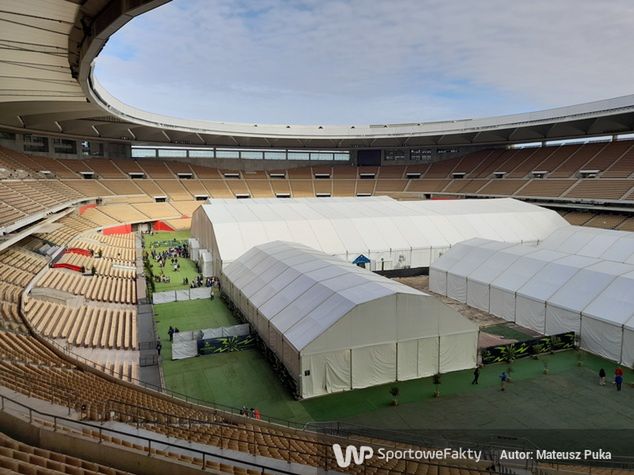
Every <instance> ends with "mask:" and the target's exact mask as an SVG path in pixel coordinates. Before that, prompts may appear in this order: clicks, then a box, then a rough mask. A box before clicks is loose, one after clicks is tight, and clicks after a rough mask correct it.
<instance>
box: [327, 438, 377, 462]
mask: <svg viewBox="0 0 634 475" xmlns="http://www.w3.org/2000/svg"><path fill="white" fill-rule="evenodd" d="M332 451H333V452H334V453H335V458H336V459H337V465H339V467H341V468H347V467H349V466H350V463H352V461H353V460H354V463H355V465H361V464H362V463H363V462H364V461H366V460H369V459H371V458H372V456H373V455H374V450H373V449H372V447H368V446H367V445H362V446H360V447H355V446H354V445H348V446H347V447H346V453H345V454H344V453H343V449H342V448H341V445H339V444H332Z"/></svg>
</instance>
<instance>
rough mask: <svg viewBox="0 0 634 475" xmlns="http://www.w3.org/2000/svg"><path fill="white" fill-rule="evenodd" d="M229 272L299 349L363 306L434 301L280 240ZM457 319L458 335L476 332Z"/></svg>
mask: <svg viewBox="0 0 634 475" xmlns="http://www.w3.org/2000/svg"><path fill="white" fill-rule="evenodd" d="M223 272H224V274H225V276H226V278H227V279H229V280H230V281H231V282H232V283H233V285H235V286H236V287H237V288H238V289H240V291H241V292H242V293H243V294H244V296H245V297H246V298H247V299H249V301H250V302H251V304H253V305H254V306H255V307H256V308H258V310H259V311H260V313H261V315H262V316H263V317H264V318H265V319H267V320H268V321H269V322H270V323H271V324H272V325H273V326H274V327H275V328H276V329H277V330H278V331H279V332H280V333H282V334H283V335H284V336H285V338H286V339H287V340H288V342H289V343H290V344H291V345H293V347H294V348H295V349H296V350H298V351H301V350H302V349H303V348H305V347H306V346H307V345H308V344H310V343H311V342H312V341H314V340H315V339H316V338H317V337H318V336H320V335H321V334H322V333H324V332H325V331H326V330H328V328H330V327H331V326H332V325H333V324H335V323H336V322H337V321H338V320H340V319H341V318H343V317H344V316H345V315H346V314H347V313H348V312H350V311H351V310H352V309H353V308H354V307H356V306H358V305H361V304H364V303H367V302H371V301H373V300H376V299H381V298H383V297H387V296H392V295H395V294H403V295H410V296H414V297H415V298H420V299H421V300H424V299H432V300H433V297H431V296H429V295H428V294H425V293H423V292H420V291H418V290H416V289H413V288H411V287H408V286H406V285H403V284H400V283H398V282H395V281H393V280H390V279H387V278H385V277H382V276H380V275H378V274H374V273H372V272H370V271H367V270H365V269H362V268H360V267H357V266H355V265H353V264H349V263H347V262H344V261H342V260H340V259H338V258H336V257H332V256H329V255H327V254H324V253H323V252H320V251H317V250H315V249H311V248H309V247H307V246H303V245H301V244H297V243H289V242H282V241H274V242H270V243H266V244H262V245H259V246H256V247H254V248H252V249H251V250H249V251H248V252H246V253H245V254H244V255H242V256H241V257H240V258H238V259H237V260H236V261H234V262H232V263H231V264H228V265H227V266H225V268H224V269H223ZM423 304H424V302H422V301H421V303H420V305H423ZM451 313H452V314H454V313H455V312H453V311H451ZM443 317H444V315H443ZM450 317H451V316H447V319H448V320H451V318H450ZM455 317H457V319H456V321H459V322H458V323H457V324H453V323H452V324H453V325H454V327H456V328H453V332H454V333H455V332H463V331H467V330H468V331H471V330H473V324H472V323H471V322H469V321H468V320H466V319H464V318H463V317H461V316H460V315H458V314H455ZM444 323H448V322H444ZM450 327H451V325H446V324H445V325H443V328H444V329H449V330H450V331H447V333H452V331H451V328H450ZM412 337H415V335H412Z"/></svg>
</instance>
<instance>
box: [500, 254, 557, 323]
mask: <svg viewBox="0 0 634 475" xmlns="http://www.w3.org/2000/svg"><path fill="white" fill-rule="evenodd" d="M516 247H521V248H522V249H526V248H527V246H516ZM510 249H512V248H509V250H510ZM528 249H529V252H528V253H526V255H524V256H522V257H520V258H519V259H517V260H516V261H515V262H513V263H512V264H511V265H509V267H508V268H507V269H506V270H505V271H504V272H502V273H501V274H500V275H499V276H498V277H496V278H495V279H493V281H492V282H491V284H490V292H491V295H490V297H489V300H490V303H491V304H490V308H489V311H490V312H491V313H492V314H493V315H495V316H497V317H501V318H504V319H505V320H509V321H511V322H514V321H516V302H515V300H516V296H517V295H516V294H517V291H518V290H519V289H520V288H522V286H523V285H524V284H526V282H528V281H529V280H530V279H531V278H532V277H533V276H534V275H535V273H537V272H538V271H539V270H540V269H541V268H542V267H544V266H546V265H548V264H549V263H550V262H553V261H555V260H557V259H560V258H562V257H564V256H565V254H562V253H561V252H555V251H549V250H547V249H544V250H538V249H534V248H528Z"/></svg>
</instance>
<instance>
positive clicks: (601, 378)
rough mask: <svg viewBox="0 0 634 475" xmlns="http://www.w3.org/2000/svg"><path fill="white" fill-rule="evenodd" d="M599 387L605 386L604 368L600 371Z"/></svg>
mask: <svg viewBox="0 0 634 475" xmlns="http://www.w3.org/2000/svg"><path fill="white" fill-rule="evenodd" d="M599 386H605V370H604V369H603V368H601V369H600V370H599Z"/></svg>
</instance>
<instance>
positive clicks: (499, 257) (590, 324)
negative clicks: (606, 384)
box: [430, 239, 634, 366]
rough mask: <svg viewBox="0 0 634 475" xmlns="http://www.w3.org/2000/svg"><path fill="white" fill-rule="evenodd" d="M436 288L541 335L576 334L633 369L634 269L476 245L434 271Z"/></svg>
mask: <svg viewBox="0 0 634 475" xmlns="http://www.w3.org/2000/svg"><path fill="white" fill-rule="evenodd" d="M571 250H572V249H571ZM467 253H468V259H463V258H462V257H461V256H463V255H465V254H467ZM465 260H466V261H467V264H464V262H465ZM430 289H431V290H432V291H434V292H438V293H440V294H443V295H449V296H450V297H452V298H455V299H457V300H460V301H461V302H466V303H468V304H469V305H471V306H474V307H476V308H480V309H482V310H485V311H487V312H490V313H492V314H494V315H497V316H499V317H502V318H504V319H506V320H510V321H514V322H516V323H517V324H519V325H522V326H524V327H527V328H531V329H533V330H536V331H538V332H540V333H544V334H548V335H553V334H557V333H562V332H567V331H574V332H576V333H577V334H578V335H579V336H580V345H581V347H582V348H583V349H586V350H588V351H591V352H593V353H596V354H599V355H601V356H604V357H607V358H610V359H612V360H615V361H619V362H622V363H623V364H626V365H628V366H633V365H634V348H633V344H634V292H633V290H634V265H631V264H627V263H621V262H616V261H608V260H605V259H598V258H596V257H589V256H584V255H579V254H571V253H567V252H561V251H555V250H552V249H543V246H542V245H539V246H527V245H521V244H520V245H508V244H506V243H500V242H494V241H488V240H483V239H478V240H476V239H474V240H469V241H466V242H464V243H461V244H458V245H457V246H455V247H454V248H453V249H451V250H450V251H448V252H447V253H446V254H445V255H444V256H442V257H441V258H440V259H438V261H436V262H435V263H434V264H433V265H432V267H431V268H430Z"/></svg>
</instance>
